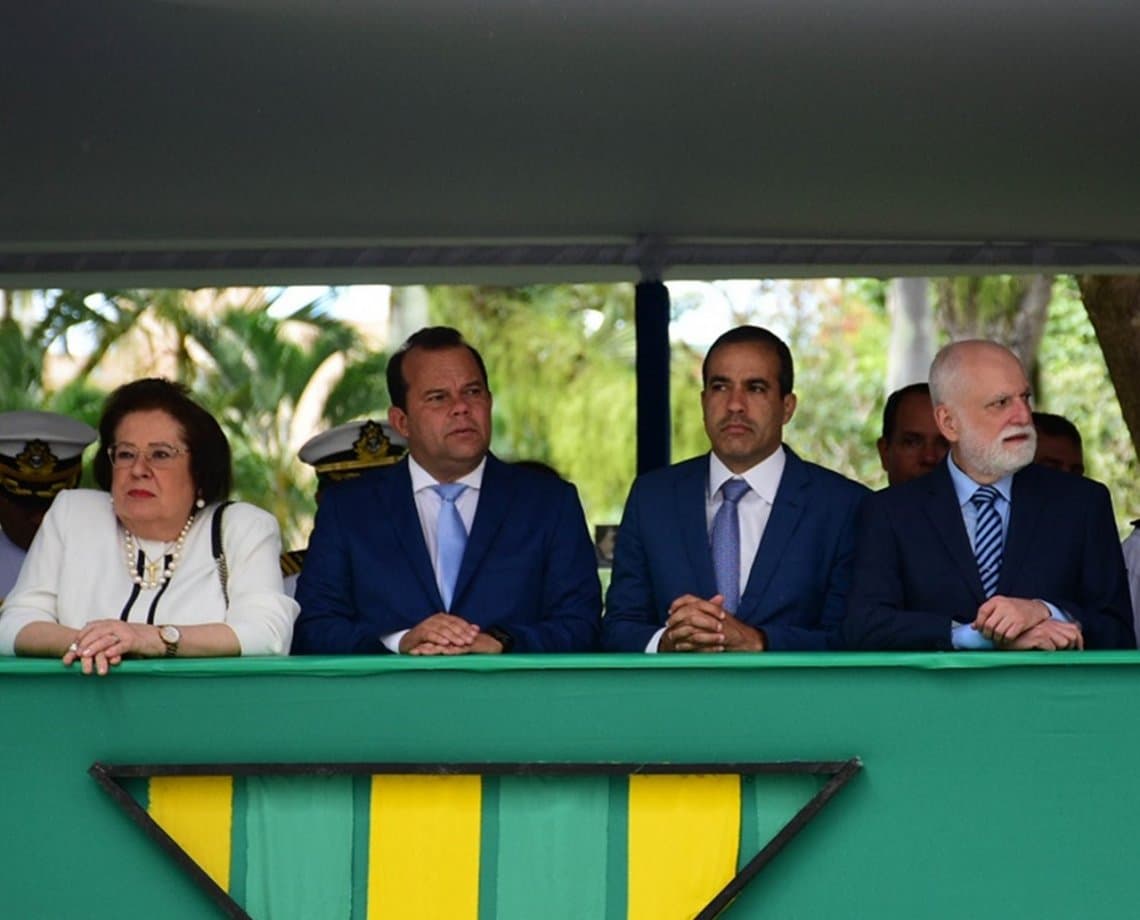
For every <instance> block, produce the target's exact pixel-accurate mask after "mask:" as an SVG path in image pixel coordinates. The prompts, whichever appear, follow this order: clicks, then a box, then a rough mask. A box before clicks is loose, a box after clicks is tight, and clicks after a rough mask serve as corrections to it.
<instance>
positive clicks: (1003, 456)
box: [958, 425, 1037, 480]
mask: <svg viewBox="0 0 1140 920" xmlns="http://www.w3.org/2000/svg"><path fill="white" fill-rule="evenodd" d="M1015 435H1027V436H1028V437H1026V439H1025V440H1024V441H1016V442H1014V443H1013V444H1006V443H1005V439H1006V438H1008V437H1012V436H1015ZM958 449H959V450H960V451H961V453H962V459H963V461H965V463H966V464H968V465H969V466H970V467H971V468H973V470H974V471H975V472H977V473H978V474H980V475H981V476H983V477H985V478H986V479H992V480H998V479H1001V478H1002V477H1003V476H1008V475H1010V474H1011V473H1016V472H1017V471H1018V470H1020V469H1023V468H1024V467H1027V466H1029V464H1030V463H1032V462H1033V456H1034V454H1036V453H1037V430H1036V429H1035V428H1034V427H1033V426H1032V425H1008V426H1006V427H1005V428H1004V429H1002V432H1001V435H1000V436H998V437H997V438H996V439H994V440H993V441H990V442H989V443H983V442H982V441H981V440H980V439H979V440H975V439H974V436H973V435H972V434H967V433H966V432H965V431H963V432H962V436H961V438H960V439H959V441H958Z"/></svg>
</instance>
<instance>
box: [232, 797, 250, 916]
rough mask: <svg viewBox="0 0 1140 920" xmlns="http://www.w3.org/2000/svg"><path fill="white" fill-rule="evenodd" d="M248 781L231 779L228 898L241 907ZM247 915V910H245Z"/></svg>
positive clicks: (246, 848) (244, 890)
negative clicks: (231, 812) (231, 813)
mask: <svg viewBox="0 0 1140 920" xmlns="http://www.w3.org/2000/svg"><path fill="white" fill-rule="evenodd" d="M248 783H249V780H248V778H247V777H244V776H235V777H234V778H233V790H234V791H233V798H232V799H231V802H232V803H233V804H232V805H231V806H230V807H231V808H232V809H233V817H232V819H231V821H230V897H231V898H233V899H234V900H235V901H236V902H237V903H238V904H240V905H241V906H242V907H245V899H246V897H247V895H248V893H249V892H248V886H247V885H246V876H247V874H248V872H249V867H248V866H247V865H246V859H247V857H248V854H249V838H248V835H247V833H246V832H247V828H246V815H247V814H248V812H249V786H248ZM246 913H247V914H248V913H249V910H248V909H247V910H246Z"/></svg>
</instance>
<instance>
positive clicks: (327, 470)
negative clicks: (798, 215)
mask: <svg viewBox="0 0 1140 920" xmlns="http://www.w3.org/2000/svg"><path fill="white" fill-rule="evenodd" d="M407 450H408V442H407V441H406V440H404V438H403V437H401V436H400V435H399V434H397V433H396V431H395V429H393V428H392V426H391V425H389V424H388V423H387V422H378V421H376V420H374V419H357V420H356V421H354V422H346V423H345V424H343V425H337V426H336V428H330V429H329V430H328V431H322V432H321V433H320V434H318V435H314V436H313V437H311V438H309V440H308V441H306V442H305V443H304V444H303V445H302V446H301V450H300V451H299V452H298V456H300V458H301V460H303V461H304V462H305V463H307V464H309V465H310V466H311V467H313V468H314V469H315V470H316V471H317V474H318V475H320V476H327V477H328V478H330V479H351V478H352V477H354V476H359V475H360V474H361V473H362V472H364V471H365V470H369V469H372V468H373V467H377V466H390V465H391V464H393V463H395V462H396V461H397V460H399V459H400V458H401V457H403V456H404V454H405V453H407Z"/></svg>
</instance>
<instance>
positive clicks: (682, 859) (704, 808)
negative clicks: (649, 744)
mask: <svg viewBox="0 0 1140 920" xmlns="http://www.w3.org/2000/svg"><path fill="white" fill-rule="evenodd" d="M739 841H740V777H738V776H631V777H630V778H629V915H628V920H675V918H676V920H680V918H685V917H693V916H695V915H696V913H697V912H698V911H699V910H700V909H701V908H702V907H704V906H705V904H707V903H708V902H709V901H711V900H712V899H713V897H714V896H715V895H716V893H717V892H718V891H720V889H721V888H723V887H724V886H725V885H726V884H727V883H728V881H729V880H730V879H731V878H732V877H733V876H734V875H735V874H736V853H737V849H738V848H739Z"/></svg>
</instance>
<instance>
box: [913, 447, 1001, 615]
mask: <svg viewBox="0 0 1140 920" xmlns="http://www.w3.org/2000/svg"><path fill="white" fill-rule="evenodd" d="M926 479H927V487H928V489H929V492H928V501H927V502H926V505H925V511H926V514H927V517H929V518H930V523H931V525H932V527H933V529H934V532H935V533H936V534H937V535H938V539H939V540H941V541H942V545H943V546H944V547H945V548H946V553H947V555H948V556H949V557H950V561H951V563H952V564H953V566H954V570H955V571H956V572H958V574H959V575H961V576H962V578H963V580H964V581H965V582H966V584H967V586H968V587H969V589H970V592H971V593H972V594H973V595H974V597H975V598H976V599H977V602H978V603H979V604H980V603H982V601H984V600H985V599H986V595H985V591H984V590H983V589H982V578H981V576H980V575H979V574H978V561H977V560H976V559H975V558H974V550H973V548H972V547H971V546H970V537H969V535H968V534H967V533H966V524H965V522H964V521H963V520H962V508H961V506H960V505H959V504H958V493H957V492H955V491H954V482H953V480H951V478H950V468H949V467H948V466H947V465H946V463H945V462H943V463H942V465H941V466H939V467H938V468H937V469H936V470H935V471H934V472H932V473H930V474H929V475H928V476H927V477H926Z"/></svg>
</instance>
